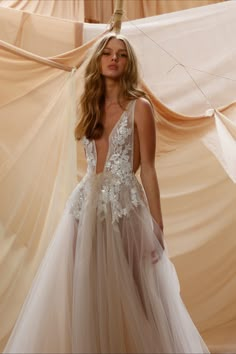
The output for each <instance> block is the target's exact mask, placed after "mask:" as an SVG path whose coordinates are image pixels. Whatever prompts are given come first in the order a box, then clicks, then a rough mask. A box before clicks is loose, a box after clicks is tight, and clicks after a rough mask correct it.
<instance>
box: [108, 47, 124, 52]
mask: <svg viewBox="0 0 236 354" xmlns="http://www.w3.org/2000/svg"><path fill="white" fill-rule="evenodd" d="M105 49H109V50H113V49H112V48H109V47H106V48H104V50H105ZM118 52H127V50H126V49H118Z"/></svg>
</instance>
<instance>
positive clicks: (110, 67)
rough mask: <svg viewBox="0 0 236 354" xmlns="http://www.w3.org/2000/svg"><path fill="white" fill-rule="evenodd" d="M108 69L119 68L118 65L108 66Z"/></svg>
mask: <svg viewBox="0 0 236 354" xmlns="http://www.w3.org/2000/svg"><path fill="white" fill-rule="evenodd" d="M108 69H111V70H117V69H118V66H117V65H108Z"/></svg>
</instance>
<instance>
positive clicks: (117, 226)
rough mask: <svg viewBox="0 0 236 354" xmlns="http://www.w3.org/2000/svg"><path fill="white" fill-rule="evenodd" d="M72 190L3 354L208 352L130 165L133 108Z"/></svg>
mask: <svg viewBox="0 0 236 354" xmlns="http://www.w3.org/2000/svg"><path fill="white" fill-rule="evenodd" d="M135 102H136V101H135V100H134V101H131V102H130V103H129V105H128V108H127V110H126V111H124V112H123V114H122V115H121V117H120V119H119V121H118V122H117V124H116V125H115V127H114V128H113V130H112V132H111V134H110V138H109V150H108V154H107V158H106V163H105V167H104V171H103V172H102V173H99V174H96V147H95V142H94V141H89V140H88V139H86V138H84V139H83V144H84V148H85V152H86V158H87V162H88V169H87V173H86V175H85V176H84V178H83V179H82V181H81V182H80V183H79V184H78V185H77V186H76V188H75V189H74V191H73V192H72V194H71V195H70V197H69V199H68V201H67V203H66V206H65V210H64V213H63V215H62V218H61V220H60V222H59V224H58V226H57V229H56V231H55V234H54V236H53V240H52V242H51V244H50V246H49V248H48V251H47V253H46V255H45V257H44V259H43V261H42V263H41V266H40V268H39V270H38V272H37V275H36V277H35V279H34V282H33V285H32V287H31V290H30V292H29V294H28V296H27V298H26V301H25V303H24V305H23V308H22V310H21V313H20V315H19V317H18V320H17V323H16V325H15V327H14V330H13V331H12V334H11V336H10V339H9V341H8V343H7V346H6V347H5V349H4V353H116V354H118V353H181V354H183V353H188V354H189V353H198V354H200V353H209V352H208V349H207V347H206V345H205V343H204V342H203V340H202V338H201V336H200V334H199V333H198V331H197V329H196V327H195V326H194V324H193V322H192V320H191V318H190V316H189V314H188V312H187V310H186V308H185V306H184V304H183V302H182V300H181V297H180V294H179V283H178V279H177V276H176V273H175V269H174V266H173V264H172V263H171V261H170V260H169V259H168V257H167V255H166V252H165V251H163V249H162V247H161V246H160V243H159V241H158V233H160V232H161V231H160V229H159V228H158V226H157V224H156V223H155V222H154V220H153V219H152V217H151V215H150V212H149V209H148V206H147V202H146V199H145V195H144V192H143V189H142V187H141V185H140V183H139V182H138V180H137V179H136V176H135V174H134V173H133V170H132V166H133V135H134V107H135Z"/></svg>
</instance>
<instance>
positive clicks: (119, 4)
mask: <svg viewBox="0 0 236 354" xmlns="http://www.w3.org/2000/svg"><path fill="white" fill-rule="evenodd" d="M122 16H123V0H116V6H115V11H114V14H113V16H112V20H111V24H110V31H114V32H115V33H116V34H118V33H120V30H121V24H122Z"/></svg>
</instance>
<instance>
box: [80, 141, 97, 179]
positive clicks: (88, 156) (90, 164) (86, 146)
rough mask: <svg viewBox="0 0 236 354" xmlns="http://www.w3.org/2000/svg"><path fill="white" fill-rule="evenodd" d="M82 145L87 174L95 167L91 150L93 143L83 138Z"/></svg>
mask: <svg viewBox="0 0 236 354" xmlns="http://www.w3.org/2000/svg"><path fill="white" fill-rule="evenodd" d="M82 141H83V144H84V149H85V152H86V159H87V163H88V170H87V172H93V171H94V169H95V167H96V157H95V152H94V148H93V142H92V141H91V140H89V139H87V138H86V137H83V140H82Z"/></svg>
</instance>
